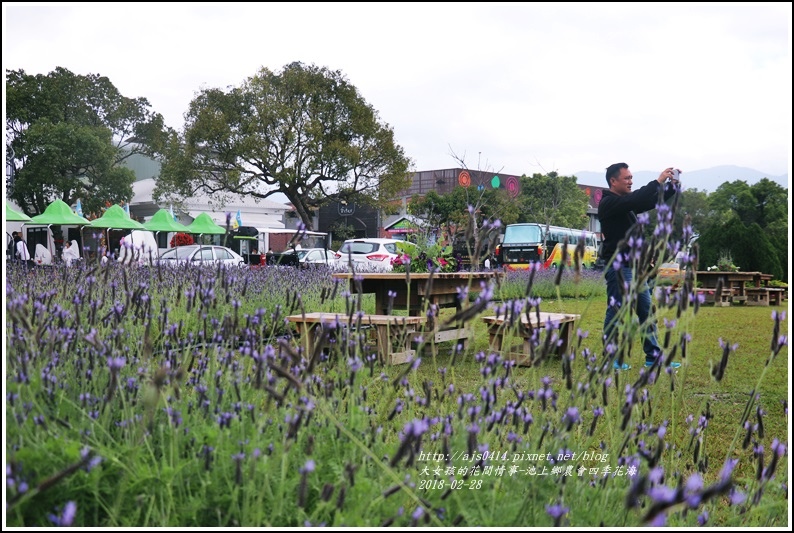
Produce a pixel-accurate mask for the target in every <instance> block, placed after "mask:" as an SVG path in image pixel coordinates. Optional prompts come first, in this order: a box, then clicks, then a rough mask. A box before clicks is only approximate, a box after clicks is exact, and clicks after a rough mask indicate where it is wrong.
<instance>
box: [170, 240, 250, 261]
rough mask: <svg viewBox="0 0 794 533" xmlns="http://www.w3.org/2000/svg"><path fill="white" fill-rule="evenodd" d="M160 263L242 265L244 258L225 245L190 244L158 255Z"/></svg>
mask: <svg viewBox="0 0 794 533" xmlns="http://www.w3.org/2000/svg"><path fill="white" fill-rule="evenodd" d="M156 262H157V263H158V264H161V265H182V264H184V263H191V264H194V265H207V264H216V263H221V264H223V265H224V266H243V265H244V264H245V260H244V259H243V257H242V256H241V255H239V254H238V253H237V252H235V251H234V250H230V249H229V248H226V247H225V246H213V245H209V244H203V245H199V244H190V245H188V246H177V247H175V248H170V249H168V250H166V251H165V252H163V253H162V254H161V255H160V258H159V259H157V261H156Z"/></svg>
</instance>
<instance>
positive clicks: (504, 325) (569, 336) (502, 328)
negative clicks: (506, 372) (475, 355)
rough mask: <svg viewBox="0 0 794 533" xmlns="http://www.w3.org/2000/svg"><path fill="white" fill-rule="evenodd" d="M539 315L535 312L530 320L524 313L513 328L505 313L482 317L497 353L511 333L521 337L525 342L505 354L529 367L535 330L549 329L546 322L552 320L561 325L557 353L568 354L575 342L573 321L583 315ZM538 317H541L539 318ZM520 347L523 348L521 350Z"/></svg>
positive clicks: (521, 364)
mask: <svg viewBox="0 0 794 533" xmlns="http://www.w3.org/2000/svg"><path fill="white" fill-rule="evenodd" d="M539 315H540V316H538V313H536V312H532V313H530V316H529V319H528V318H527V315H526V313H522V314H521V323H520V324H517V323H516V325H514V326H513V327H510V324H509V322H508V320H507V317H505V316H502V315H498V316H484V317H482V320H483V321H484V322H485V324H486V326H487V327H488V335H489V336H490V346H491V350H493V351H497V352H498V351H501V350H502V345H503V344H504V340H505V337H506V336H507V337H509V336H510V335H511V334H513V335H516V336H517V337H519V338H521V339H522V341H523V345H522V346H521V347H518V346H516V347H515V348H510V349H508V350H506V353H505V354H504V357H505V358H506V359H510V360H514V361H517V363H518V365H519V366H529V365H531V364H532V361H531V359H530V356H531V351H530V342H531V338H532V336H533V332H534V331H537V330H542V329H546V326H547V324H549V323H551V324H552V326H555V324H559V330H558V331H559V340H560V341H561V342H559V343H558V345H557V346H555V347H554V352H555V353H557V354H558V355H563V354H565V353H566V352H567V351H568V347H569V346H572V345H573V329H574V322H575V321H576V320H578V319H579V318H580V315H572V314H567V313H544V312H541V313H539ZM538 318H539V319H540V320H538ZM530 326H531V327H530ZM555 329H556V328H555ZM546 334H547V335H551V334H552V331H547V332H546ZM536 342H537V341H536ZM542 344H543V341H542V340H541V341H540V345H542ZM518 348H520V351H519V350H518Z"/></svg>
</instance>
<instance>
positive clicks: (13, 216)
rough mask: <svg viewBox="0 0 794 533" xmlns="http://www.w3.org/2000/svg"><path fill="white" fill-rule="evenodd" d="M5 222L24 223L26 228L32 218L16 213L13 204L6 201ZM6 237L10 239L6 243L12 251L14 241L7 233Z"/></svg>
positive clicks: (12, 254) (12, 253)
mask: <svg viewBox="0 0 794 533" xmlns="http://www.w3.org/2000/svg"><path fill="white" fill-rule="evenodd" d="M5 221H6V222H22V225H23V226H24V225H25V222H30V217H29V216H27V215H26V214H25V213H20V212H19V211H16V210H15V209H14V208H13V207H11V204H9V203H8V200H6V212H5ZM6 235H7V236H8V239H7V241H6V242H7V243H8V248H9V249H11V248H13V246H14V239H13V238H11V234H10V233H8V232H6ZM13 256H14V252H13V251H11V257H13Z"/></svg>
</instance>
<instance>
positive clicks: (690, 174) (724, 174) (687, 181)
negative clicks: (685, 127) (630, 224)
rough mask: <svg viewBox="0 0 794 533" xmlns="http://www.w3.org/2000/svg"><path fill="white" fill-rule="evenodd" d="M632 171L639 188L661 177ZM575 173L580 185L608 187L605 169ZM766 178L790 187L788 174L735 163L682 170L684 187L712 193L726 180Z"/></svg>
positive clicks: (758, 179) (750, 183)
mask: <svg viewBox="0 0 794 533" xmlns="http://www.w3.org/2000/svg"><path fill="white" fill-rule="evenodd" d="M631 173H632V175H633V176H634V184H635V187H634V188H635V189H636V188H637V187H636V184H638V183H639V184H645V183H648V182H649V181H651V180H652V179H655V178H657V177H659V171H653V170H638V171H634V170H632V171H631ZM574 175H575V176H576V183H578V184H580V185H598V186H599V187H606V180H605V178H604V172H603V171H601V172H591V171H588V170H583V171H581V172H576V173H575V174H574ZM764 178H768V179H769V180H770V181H774V182H775V183H777V184H778V185H780V186H781V187H783V188H784V189H788V188H789V184H788V174H783V175H782V176H770V175H769V174H765V173H763V172H761V171H759V170H755V169H752V168H746V167H737V166H734V165H722V166H719V167H712V168H707V169H704V170H688V171H685V172H682V173H681V184H682V185H683V186H684V189H698V190H699V191H706V192H709V193H712V192H714V191H716V190H717V187H719V186H720V185H722V184H723V183H725V182H729V181H737V180H740V181H745V182H747V184H748V185H753V184H755V183H758V182H759V181H761V180H762V179H764Z"/></svg>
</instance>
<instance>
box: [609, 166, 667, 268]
mask: <svg viewBox="0 0 794 533" xmlns="http://www.w3.org/2000/svg"><path fill="white" fill-rule="evenodd" d="M659 187H661V184H660V183H659V182H658V181H656V180H652V181H651V182H649V183H648V184H647V185H645V186H643V187H640V188H639V189H637V190H636V191H633V192H631V193H629V194H627V195H625V196H618V195H617V194H615V193H613V192H612V191H609V190H606V191H604V194H603V196H602V197H601V202H600V203H599V204H598V220H599V222H600V223H601V233H603V235H604V241H603V242H602V243H601V251H600V253H599V254H598V256H599V258H600V259H602V260H603V261H610V260H611V258H612V255H613V254H614V253H615V249H616V248H617V246H618V242H620V240H621V239H623V238H624V237H625V236H626V233H627V232H628V231H629V229H630V228H631V226H632V225H634V223H635V222H637V214H639V213H644V212H646V211H650V210H651V209H654V208H655V207H656V203H657V202H658V201H659ZM674 194H675V187H674V186H673V185H672V184H669V183H667V184H666V187H665V190H664V199H665V200H668V199H669V198H671V197H672V196H673V195H674Z"/></svg>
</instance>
